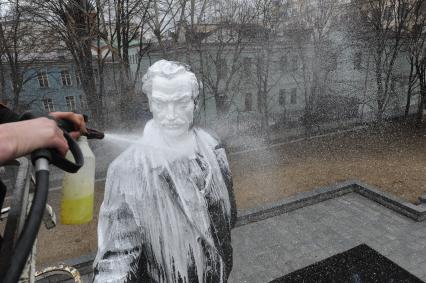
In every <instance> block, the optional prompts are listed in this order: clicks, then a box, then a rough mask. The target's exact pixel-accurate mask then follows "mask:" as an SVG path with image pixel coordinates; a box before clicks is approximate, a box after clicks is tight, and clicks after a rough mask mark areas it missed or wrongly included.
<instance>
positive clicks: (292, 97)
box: [290, 88, 297, 104]
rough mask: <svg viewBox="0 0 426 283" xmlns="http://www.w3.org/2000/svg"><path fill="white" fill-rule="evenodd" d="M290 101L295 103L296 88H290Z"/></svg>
mask: <svg viewBox="0 0 426 283" xmlns="http://www.w3.org/2000/svg"><path fill="white" fill-rule="evenodd" d="M290 103H291V104H297V89H296V88H293V89H291V96H290Z"/></svg>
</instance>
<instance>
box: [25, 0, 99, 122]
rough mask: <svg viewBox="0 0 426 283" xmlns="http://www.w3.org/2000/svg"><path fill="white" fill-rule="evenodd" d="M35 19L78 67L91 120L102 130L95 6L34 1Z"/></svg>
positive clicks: (84, 0)
mask: <svg viewBox="0 0 426 283" xmlns="http://www.w3.org/2000/svg"><path fill="white" fill-rule="evenodd" d="M30 5H31V7H33V14H34V16H35V17H36V18H37V19H38V20H39V21H40V23H41V24H43V25H44V26H45V27H46V29H47V30H53V31H54V32H55V33H56V35H57V36H58V38H59V39H60V40H61V41H62V42H63V43H64V44H65V47H66V49H67V50H68V51H69V52H70V53H71V55H72V57H73V60H74V62H75V64H76V66H77V72H78V74H79V76H80V78H81V82H82V87H83V91H84V94H85V96H86V99H87V103H88V107H89V110H90V112H91V115H92V118H93V119H94V121H95V122H96V123H98V125H99V127H103V126H104V122H105V121H104V113H103V96H102V93H100V92H98V91H97V87H96V83H95V76H97V75H98V74H95V73H94V68H93V57H92V44H93V42H96V40H97V39H98V38H99V37H100V36H101V34H100V32H99V28H98V25H97V10H96V7H97V3H96V2H94V1H93V0H65V1H64V0H60V1H33V2H31V3H30Z"/></svg>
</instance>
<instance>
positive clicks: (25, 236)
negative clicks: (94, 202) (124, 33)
mask: <svg viewBox="0 0 426 283" xmlns="http://www.w3.org/2000/svg"><path fill="white" fill-rule="evenodd" d="M35 177H36V190H35V192H34V200H33V203H32V205H31V209H30V212H29V214H28V218H27V220H26V221H25V225H24V228H23V229H22V232H21V235H20V237H19V239H18V241H17V243H16V245H15V251H14V253H13V255H12V258H11V261H10V266H9V269H8V271H7V273H6V276H5V278H4V280H3V283H16V282H18V280H19V277H20V276H21V272H22V269H23V268H24V266H25V263H26V262H27V259H28V255H29V254H30V252H31V249H32V248H33V244H34V241H35V239H36V238H37V234H38V230H39V228H40V224H41V220H42V219H43V214H44V211H45V208H46V202H47V195H48V192H49V171H48V170H39V171H36V173H35Z"/></svg>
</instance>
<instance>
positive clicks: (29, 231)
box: [0, 112, 104, 283]
mask: <svg viewBox="0 0 426 283" xmlns="http://www.w3.org/2000/svg"><path fill="white" fill-rule="evenodd" d="M34 118H38V116H36V115H34V114H33V113H31V112H26V113H24V114H23V115H22V116H21V118H20V120H29V119H34ZM50 118H51V117H50ZM54 120H55V121H56V122H57V124H58V126H59V127H60V128H61V129H62V130H63V132H64V137H65V139H66V141H67V142H68V147H69V151H70V156H72V158H71V157H70V158H69V159H73V160H72V161H71V160H69V159H67V158H64V157H62V156H61V155H60V154H59V153H58V152H57V151H56V150H54V149H38V150H36V151H34V152H32V153H31V161H32V163H33V165H34V167H35V191H34V197H33V202H32V205H31V209H30V211H29V213H28V216H27V219H26V221H25V224H24V227H23V228H22V232H21V234H20V235H19V238H18V239H17V241H16V244H15V245H14V247H13V252H12V256H11V257H10V262H8V266H5V269H4V270H5V271H6V272H5V273H4V274H5V276H4V277H3V276H2V277H3V278H0V281H1V282H3V283H15V282H18V279H19V276H20V275H21V272H22V269H23V268H24V265H25V262H26V260H27V258H28V255H29V254H30V252H31V249H32V247H33V244H34V241H35V239H36V238H37V234H38V230H39V228H40V224H41V220H42V218H43V214H44V211H45V207H46V202H47V195H48V192H49V173H50V171H49V166H50V164H52V165H55V166H56V167H58V168H59V169H62V170H64V171H65V172H69V173H76V172H77V171H79V170H81V169H83V170H84V167H83V165H84V155H83V152H82V150H81V149H80V146H79V144H78V143H77V142H76V141H74V140H73V139H72V138H71V136H70V135H69V134H68V133H69V132H71V131H73V130H74V124H73V123H72V122H70V121H67V120H56V119H54ZM86 120H87V119H86ZM87 130H88V133H87V134H85V135H86V137H87V138H98V139H102V138H103V137H104V134H103V133H101V132H99V131H96V130H93V129H87ZM83 143H84V138H83V139H82V140H81V141H80V144H83ZM86 143H87V141H86ZM83 148H84V146H83ZM92 154H93V153H92ZM93 160H94V159H93ZM82 167H83V168H82ZM93 167H94V164H93ZM71 189H72V188H71V187H70V188H69V189H68V190H71ZM92 206H93V204H92Z"/></svg>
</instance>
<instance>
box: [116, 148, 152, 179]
mask: <svg viewBox="0 0 426 283" xmlns="http://www.w3.org/2000/svg"><path fill="white" fill-rule="evenodd" d="M146 159H147V154H146V153H145V150H144V147H143V146H141V145H132V146H130V147H129V148H128V149H126V150H125V151H124V152H122V153H121V154H120V155H119V156H117V158H115V159H114V160H113V161H112V162H111V164H110V165H109V167H108V170H114V171H116V172H117V171H118V172H122V171H125V172H124V173H126V174H128V173H129V172H131V171H132V170H136V169H140V167H141V164H143V163H146V162H145V160H146Z"/></svg>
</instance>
